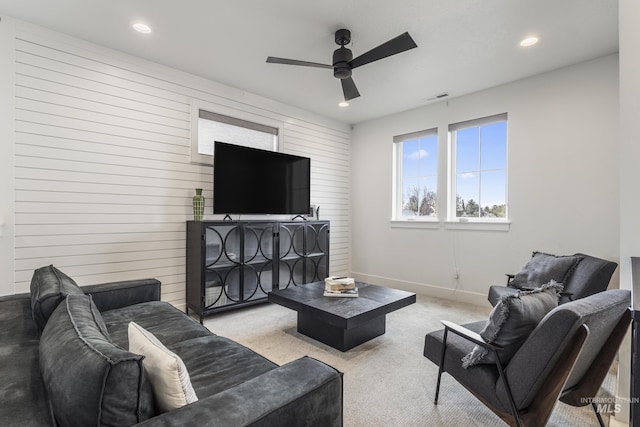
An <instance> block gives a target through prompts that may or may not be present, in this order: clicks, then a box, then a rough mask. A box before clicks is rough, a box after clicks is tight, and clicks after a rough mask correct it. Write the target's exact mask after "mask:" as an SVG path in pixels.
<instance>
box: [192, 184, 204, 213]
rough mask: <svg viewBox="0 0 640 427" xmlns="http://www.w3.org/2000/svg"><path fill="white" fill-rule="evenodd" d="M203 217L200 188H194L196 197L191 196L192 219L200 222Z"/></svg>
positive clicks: (202, 201)
mask: <svg viewBox="0 0 640 427" xmlns="http://www.w3.org/2000/svg"><path fill="white" fill-rule="evenodd" d="M203 216H204V196H203V195H202V188H196V195H195V196H193V219H194V220H195V221H202V217H203Z"/></svg>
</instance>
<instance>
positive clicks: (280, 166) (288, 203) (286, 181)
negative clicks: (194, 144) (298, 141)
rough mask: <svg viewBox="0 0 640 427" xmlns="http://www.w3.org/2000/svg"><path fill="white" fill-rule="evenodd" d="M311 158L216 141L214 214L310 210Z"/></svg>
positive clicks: (290, 212) (297, 213)
mask: <svg viewBox="0 0 640 427" xmlns="http://www.w3.org/2000/svg"><path fill="white" fill-rule="evenodd" d="M310 169H311V160H310V159H309V158H307V157H300V156H293V155H291V154H284V153H277V152H274V151H267V150H259V149H256V148H249V147H242V146H239V145H234V144H227V143H224V142H217V141H216V142H215V146H214V152H213V213H214V214H292V215H299V214H308V213H309V204H310V200H311V199H310V197H311V196H310V193H311V172H310Z"/></svg>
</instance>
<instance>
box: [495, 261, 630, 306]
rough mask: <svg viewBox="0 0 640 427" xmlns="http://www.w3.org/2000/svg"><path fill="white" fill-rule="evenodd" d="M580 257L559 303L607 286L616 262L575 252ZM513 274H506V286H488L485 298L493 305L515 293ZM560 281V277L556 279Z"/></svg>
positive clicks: (593, 292) (516, 289) (592, 292)
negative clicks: (512, 281)
mask: <svg viewBox="0 0 640 427" xmlns="http://www.w3.org/2000/svg"><path fill="white" fill-rule="evenodd" d="M575 255H576V256H580V257H582V260H581V261H580V262H579V263H578V265H577V266H576V268H575V270H573V272H572V273H571V275H570V276H569V278H568V280H567V281H566V283H563V285H564V291H563V292H562V293H561V295H560V301H559V302H560V304H564V303H566V302H569V301H573V300H576V299H580V298H584V297H587V296H589V295H593V294H595V293H597V292H602V291H604V290H605V289H607V287H608V286H609V281H610V280H611V276H612V275H613V272H614V271H615V270H616V268H617V267H618V264H617V263H615V262H613V261H608V260H606V259H602V258H597V257H593V256H590V255H585V254H581V253H577V254H575ZM513 277H514V276H513V275H511V274H507V284H506V286H500V285H493V286H491V287H490V288H489V295H488V297H487V299H488V300H489V302H490V303H491V305H492V306H495V305H496V304H497V303H498V301H500V298H501V297H502V296H504V295H510V294H515V293H516V292H518V288H516V287H514V286H511V280H512V279H513ZM556 281H557V282H561V281H562V280H560V278H558V279H556Z"/></svg>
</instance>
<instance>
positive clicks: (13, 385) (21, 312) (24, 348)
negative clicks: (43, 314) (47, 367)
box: [0, 294, 53, 427]
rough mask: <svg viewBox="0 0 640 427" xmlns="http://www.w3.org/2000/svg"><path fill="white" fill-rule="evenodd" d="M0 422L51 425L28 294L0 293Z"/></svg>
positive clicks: (6, 423) (37, 336)
mask: <svg viewBox="0 0 640 427" xmlns="http://www.w3.org/2000/svg"><path fill="white" fill-rule="evenodd" d="M0 325H2V327H1V328H0V343H1V344H0V369H1V370H2V374H1V377H2V381H0V402H1V403H0V426H10V425H19V426H33V427H40V426H44V425H53V422H52V420H51V416H50V413H49V403H48V401H47V394H46V392H45V389H44V383H43V382H42V376H41V375H40V367H39V362H38V345H39V342H40V333H39V331H38V328H37V327H36V324H35V323H34V321H33V319H32V318H31V299H30V296H29V294H22V295H10V296H6V297H0Z"/></svg>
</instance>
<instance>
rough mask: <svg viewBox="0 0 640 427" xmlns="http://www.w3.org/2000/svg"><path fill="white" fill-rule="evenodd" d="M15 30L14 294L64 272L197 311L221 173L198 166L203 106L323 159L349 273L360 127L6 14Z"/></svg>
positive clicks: (5, 106) (325, 214) (9, 102)
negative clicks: (196, 279) (193, 233)
mask: <svg viewBox="0 0 640 427" xmlns="http://www.w3.org/2000/svg"><path fill="white" fill-rule="evenodd" d="M3 18H4V17H3ZM5 23H9V25H8V26H10V27H13V29H9V30H0V31H2V32H1V33H0V53H2V54H3V55H1V56H2V59H0V61H2V64H0V65H3V66H2V71H1V72H0V73H1V74H0V77H4V78H3V79H2V83H0V84H1V86H0V91H1V93H2V95H3V96H2V98H0V111H1V112H6V115H5V114H2V118H1V119H0V120H2V122H1V123H2V124H3V126H0V128H1V129H2V130H1V131H0V132H3V134H2V136H3V138H2V146H1V148H0V150H1V151H0V159H2V160H0V161H2V162H3V164H2V165H3V166H5V163H6V166H7V167H6V168H2V172H1V173H2V174H7V176H8V179H6V180H5V179H4V176H3V183H2V188H1V189H0V197H2V200H3V202H4V201H5V200H6V201H7V205H6V207H5V205H4V203H3V207H2V209H3V210H2V211H0V214H4V212H5V211H6V215H7V217H8V219H9V220H11V218H12V217H13V216H15V233H14V230H13V227H12V226H11V224H10V225H9V227H6V228H5V230H6V232H7V234H9V237H7V238H4V237H3V238H1V239H2V243H1V245H2V251H3V252H2V255H3V256H2V259H3V262H7V261H6V260H8V262H9V265H7V266H5V265H4V264H3V265H2V273H3V282H4V283H10V285H8V286H7V285H4V284H3V288H2V289H0V291H1V293H2V294H10V293H17V292H25V291H28V289H29V281H30V279H31V276H32V273H33V270H34V269H35V268H38V267H40V266H43V265H47V264H51V263H52V264H54V265H56V266H57V267H59V268H60V269H61V270H63V271H64V272H66V273H67V274H69V275H70V276H71V277H73V278H74V279H75V280H76V281H77V282H78V284H80V285H84V284H91V283H100V282H107V281H115V280H124V279H134V278H142V277H155V278H157V279H159V280H160V281H161V282H162V299H163V300H165V301H169V302H171V303H173V304H174V305H176V306H179V307H182V306H183V305H184V299H185V283H184V281H185V243H186V242H185V221H186V220H188V219H191V218H192V206H191V205H192V202H191V199H192V196H193V195H194V189H195V188H203V189H204V195H205V197H206V199H207V201H208V202H207V205H206V210H205V212H206V213H208V214H209V215H206V217H208V218H211V217H212V215H211V198H212V194H213V192H212V187H213V183H212V168H211V167H208V166H203V165H197V164H192V163H190V156H189V153H190V150H189V143H190V138H191V134H190V132H191V120H197V117H192V113H191V110H192V109H191V105H192V103H199V104H206V105H207V106H211V107H212V110H213V111H214V112H221V113H223V114H227V115H234V113H237V114H238V115H239V116H241V117H242V118H245V119H249V120H252V119H254V120H255V121H258V122H260V121H261V120H268V121H270V122H276V123H278V124H279V125H278V127H279V128H281V129H282V130H283V134H282V135H281V138H280V148H281V150H282V151H284V152H288V153H292V154H298V155H304V156H308V157H311V165H312V170H311V179H312V189H311V190H312V194H311V200H312V203H314V204H317V205H320V206H321V210H320V212H321V218H322V219H328V220H330V221H331V223H332V224H331V236H332V240H331V248H330V253H331V259H330V263H331V271H332V272H336V273H337V274H345V273H346V272H348V270H349V265H348V254H349V240H350V239H349V230H348V220H349V211H348V203H347V201H348V199H349V176H348V172H346V170H347V169H348V167H347V165H348V161H349V150H350V147H349V141H350V128H349V127H348V126H347V125H345V124H342V123H338V122H335V121H332V120H329V119H326V118H323V117H320V116H318V115H315V114H313V113H309V112H305V111H301V110H299V109H295V108H293V107H290V106H287V105H284V104H280V103H278V102H275V101H272V100H269V99H265V98H261V97H258V96H255V95H252V94H249V93H246V92H244V91H241V90H238V89H234V88H230V87H227V86H223V85H221V84H218V83H215V82H211V81H208V80H204V79H201V78H198V77H195V76H192V75H189V74H186V73H183V72H179V71H177V70H173V69H170V68H167V67H163V66H160V65H157V64H153V63H150V62H147V61H143V60H140V59H138V58H134V57H130V56H128V55H124V54H121V53H119V52H115V51H112V50H109V49H105V48H102V47H100V46H96V45H93V44H90V43H87V42H84V41H82V40H78V39H74V38H71V37H68V36H65V35H62V34H60V33H56V32H52V31H49V30H46V29H43V28H40V27H37V26H34V25H31V24H28V23H25V22H21V21H17V20H11V19H6V20H5V19H3V21H2V27H0V28H4V27H5ZM4 53H6V55H4ZM14 58H15V59H14ZM5 64H6V67H5V66H4V65H5ZM5 78H6V80H5ZM7 82H8V83H7ZM14 82H15V83H14ZM14 91H15V106H14V104H13V103H14V100H13V96H10V94H11V93H13V92H14ZM5 93H6V94H7V96H4V95H5ZM216 109H218V110H217V111H216ZM14 115H15V119H13V116H14ZM4 124H6V126H4ZM14 126H15V132H14V131H13V130H12V129H13V128H14ZM13 163H15V167H12V164H13ZM14 173H15V179H13V178H12V176H13V174H14ZM14 186H15V191H14V190H13V187H14ZM14 197H15V198H14ZM13 203H15V207H13V206H12V204H13ZM14 235H15V245H14ZM14 246H15V256H13V254H11V255H10V254H9V252H11V251H13V250H14ZM5 253H6V254H7V256H6V257H5V256H4V255H5ZM9 271H11V273H9ZM9 275H11V277H10V278H9V277H8V276H9ZM5 276H6V277H5Z"/></svg>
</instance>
